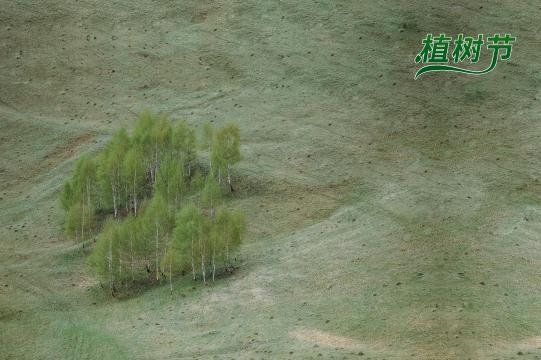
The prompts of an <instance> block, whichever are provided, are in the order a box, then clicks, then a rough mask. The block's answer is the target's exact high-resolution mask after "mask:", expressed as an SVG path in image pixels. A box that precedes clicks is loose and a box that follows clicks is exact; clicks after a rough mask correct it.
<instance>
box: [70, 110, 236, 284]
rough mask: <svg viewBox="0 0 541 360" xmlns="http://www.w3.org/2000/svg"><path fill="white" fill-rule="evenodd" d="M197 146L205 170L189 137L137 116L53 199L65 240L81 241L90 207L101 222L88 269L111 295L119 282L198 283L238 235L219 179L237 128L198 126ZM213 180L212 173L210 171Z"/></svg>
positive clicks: (79, 166) (91, 217)
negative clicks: (184, 278)
mask: <svg viewBox="0 0 541 360" xmlns="http://www.w3.org/2000/svg"><path fill="white" fill-rule="evenodd" d="M200 144H201V145H200V147H201V148H203V149H205V150H207V151H209V159H210V160H211V162H214V165H211V166H210V169H209V174H207V175H206V176H205V175H204V172H205V171H204V170H203V169H202V168H201V167H199V168H198V167H197V166H196V165H197V151H196V149H197V148H198V146H197V143H196V136H195V131H194V130H193V129H192V128H190V127H189V126H188V125H187V124H186V122H184V121H180V122H178V123H176V124H175V125H174V126H173V125H172V124H171V122H170V121H169V120H168V119H167V118H165V117H159V116H155V115H152V114H151V113H149V112H145V113H142V114H141V115H140V116H139V118H138V119H137V122H136V124H135V128H134V131H133V134H132V135H131V136H130V135H129V134H128V132H127V131H126V130H125V129H119V130H118V131H116V132H115V133H114V134H113V136H112V137H111V139H110V141H109V142H108V143H107V144H106V146H105V148H104V149H103V151H101V152H100V153H98V154H97V155H96V156H95V157H91V156H88V155H84V156H82V157H81V158H79V159H78V160H77V162H76V164H75V170H74V173H73V175H72V177H71V179H70V180H69V181H67V182H66V183H65V184H64V187H63V189H62V191H61V193H60V196H59V201H60V205H61V206H62V208H63V209H64V210H65V223H64V227H65V234H66V236H68V237H72V238H74V239H75V240H76V241H83V245H84V241H85V240H86V239H89V238H90V237H91V236H92V235H93V233H94V232H95V229H96V228H98V226H97V221H96V215H95V214H96V209H97V210H98V211H99V212H100V214H108V213H109V214H111V215H112V216H110V217H108V218H107V219H106V220H105V223H104V224H103V226H102V230H101V232H100V233H99V235H98V236H97V241H96V244H95V246H94V248H93V250H92V254H91V255H90V256H89V258H88V264H89V267H90V268H91V269H92V270H93V272H94V273H95V274H96V275H97V277H98V278H99V279H100V280H101V282H102V284H103V285H104V287H107V288H109V290H110V291H111V292H112V293H113V294H115V293H116V292H118V291H120V290H121V289H122V288H127V287H128V286H129V284H133V283H135V282H141V281H162V279H164V278H168V279H169V285H170V286H171V287H172V281H171V277H172V276H174V275H177V274H181V273H184V272H191V274H192V277H193V278H194V279H196V278H198V277H201V278H202V280H203V281H204V282H206V280H207V278H209V277H210V274H212V279H213V280H214V278H215V274H216V272H217V271H219V270H220V268H224V267H227V266H229V265H230V253H231V252H232V251H236V250H237V249H238V246H239V245H240V240H241V237H242V234H243V233H244V231H245V223H244V217H243V216H242V214H241V213H240V212H238V211H230V210H228V209H226V208H224V207H222V204H223V203H224V194H223V193H222V182H221V174H224V173H225V172H227V174H228V179H229V171H230V166H231V165H232V164H235V163H236V162H238V161H239V160H240V150H239V148H240V139H239V130H238V127H236V126H235V125H226V126H224V127H223V128H220V129H219V130H218V131H217V132H216V133H215V132H214V130H213V128H212V127H211V125H210V123H207V124H205V125H204V128H203V134H202V139H201V143H200ZM216 171H217V172H218V175H216V173H215V172H216Z"/></svg>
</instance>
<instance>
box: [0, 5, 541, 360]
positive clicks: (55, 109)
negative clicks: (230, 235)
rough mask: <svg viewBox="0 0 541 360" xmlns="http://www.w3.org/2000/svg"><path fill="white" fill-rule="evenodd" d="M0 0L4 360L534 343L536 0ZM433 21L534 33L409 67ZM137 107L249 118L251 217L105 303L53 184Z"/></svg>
mask: <svg viewBox="0 0 541 360" xmlns="http://www.w3.org/2000/svg"><path fill="white" fill-rule="evenodd" d="M0 5H1V6H0V7H1V9H2V10H1V11H0V30H1V32H0V84H2V86H0V184H1V186H0V254H1V255H2V256H1V257H0V258H1V260H0V261H1V262H0V269H1V271H0V349H1V351H0V358H3V359H104V360H105V359H123V358H125V359H191V358H200V359H207V358H219V359H232V358H234V359H251V358H254V359H263V358H265V359H272V358H279V359H285V358H291V359H305V358H326V359H327V358H335V359H342V358H350V359H355V358H359V357H360V356H362V358H370V359H408V358H411V359H438V360H439V359H474V360H477V359H512V358H515V359H518V358H521V359H522V358H526V359H532V358H540V357H541V301H540V297H541V282H540V281H539V279H540V277H541V270H540V269H541V241H540V235H541V198H540V191H541V185H540V183H539V178H540V176H541V174H540V171H539V169H541V161H540V157H539V150H541V149H540V147H541V145H540V144H541V143H540V141H539V140H540V136H541V131H540V125H539V124H540V123H539V119H540V116H541V91H540V89H541V87H540V86H541V72H540V71H539V68H540V65H541V62H540V61H539V58H540V55H541V47H540V46H539V44H540V42H541V37H540V35H539V34H541V31H540V30H541V29H540V28H541V25H540V23H539V21H538V18H539V14H540V13H541V8H540V6H539V3H538V2H536V1H522V2H520V3H517V2H513V1H491V2H487V1H479V2H475V3H472V2H470V1H456V2H453V3H449V2H446V1H432V2H429V3H427V2H420V1H415V2H400V1H378V2H369V1H362V2H361V1H338V2H331V1H328V2H324V1H311V2H310V1H298V2H293V1H291V2H270V1H268V2H266V1H212V2H211V1H183V2H178V1H167V0H156V1H125V0H117V1H98V0H93V1H90V0H79V1H75V2H66V1H58V0H43V1H27V0H25V1H22V0H15V1H7V0H0ZM427 32H434V33H438V32H445V33H448V34H458V33H461V32H463V33H466V34H478V33H495V32H502V33H503V32H510V33H512V34H513V35H516V36H517V37H518V39H519V41H518V42H517V44H516V45H515V47H514V50H513V56H512V59H511V61H509V62H507V63H504V64H499V65H498V67H497V68H496V70H495V71H493V72H492V73H490V74H488V75H485V76H483V77H478V78H477V77H466V76H459V75H451V74H446V75H426V76H424V77H423V78H421V79H420V80H417V81H414V80H413V74H414V73H415V70H416V68H417V67H416V66H415V64H414V63H413V58H414V56H415V53H416V52H417V51H418V50H419V44H420V41H421V39H422V37H423V36H424V35H425V34H426V33H427ZM483 61H488V58H487V57H482V60H481V62H483ZM143 109H151V110H153V111H157V112H161V113H164V114H167V115H169V116H171V117H172V118H174V119H180V118H182V119H186V120H187V121H188V122H190V123H191V124H194V125H195V126H198V125H199V124H201V123H202V122H203V121H205V120H212V121H215V122H216V123H221V122H224V121H229V120H235V121H236V122H237V123H238V124H239V125H240V127H241V129H242V130H243V133H242V138H243V147H242V151H243V154H244V160H243V161H242V162H241V163H240V165H239V169H238V175H239V178H240V179H242V182H241V183H240V184H239V191H238V192H237V195H236V197H237V198H236V199H235V202H237V204H236V205H238V206H239V207H240V208H242V209H243V210H244V211H245V212H246V213H247V214H248V215H249V218H248V222H249V224H250V227H249V234H248V237H247V240H246V243H245V245H244V246H243V248H242V250H241V253H240V256H239V263H240V266H239V270H238V271H237V272H236V273H235V274H234V275H232V276H230V277H227V278H224V279H221V280H220V281H219V282H218V283H216V284H215V285H213V286H209V287H202V286H201V285H200V284H197V283H196V284H193V283H192V282H191V281H189V279H179V280H178V281H177V282H176V283H175V284H174V285H175V291H174V294H173V296H170V294H169V290H168V288H167V287H166V286H163V287H159V286H158V287H154V288H152V289H149V290H146V291H143V290H142V291H140V292H139V293H136V294H133V295H132V296H129V297H126V298H123V299H111V298H109V297H108V296H106V295H105V294H103V293H102V292H101V291H100V290H99V288H97V286H96V282H95V280H94V279H93V278H92V277H91V276H89V274H88V271H87V269H86V268H85V265H84V263H85V256H86V255H85V254H84V253H83V252H82V251H81V249H80V248H79V247H77V246H74V245H73V244H72V243H71V242H70V241H69V240H66V239H65V238H64V237H63V236H62V230H61V229H62V223H61V222H62V214H61V211H60V209H59V206H58V204H57V202H56V198H57V194H58V191H59V188H60V186H61V184H62V182H63V181H64V180H65V179H66V177H67V174H68V173H69V171H70V170H71V168H72V166H73V162H74V159H75V158H76V156H77V155H78V154H81V153H83V152H92V151H96V150H98V149H100V148H101V147H102V146H103V143H104V141H106V140H107V139H108V137H109V136H110V135H111V133H112V132H113V131H114V129H116V128H118V127H120V126H128V127H130V126H131V125H132V124H133V121H134V120H135V116H136V114H137V113H139V112H140V111H142V110H143Z"/></svg>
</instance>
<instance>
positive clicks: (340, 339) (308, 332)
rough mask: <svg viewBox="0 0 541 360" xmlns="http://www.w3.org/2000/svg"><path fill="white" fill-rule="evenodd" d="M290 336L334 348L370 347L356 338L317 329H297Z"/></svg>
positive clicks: (356, 348)
mask: <svg viewBox="0 0 541 360" xmlns="http://www.w3.org/2000/svg"><path fill="white" fill-rule="evenodd" d="M290 336H292V337H294V338H295V339H297V340H300V341H305V342H311V343H314V344H317V345H320V346H321V345H323V346H328V347H333V348H343V349H350V350H361V349H366V348H367V347H368V346H367V345H366V344H363V343H361V342H359V341H357V340H355V339H352V338H349V337H345V336H337V335H333V334H330V333H328V332H325V331H321V330H317V329H301V330H295V331H293V332H291V333H290ZM370 347H374V345H371V346H370Z"/></svg>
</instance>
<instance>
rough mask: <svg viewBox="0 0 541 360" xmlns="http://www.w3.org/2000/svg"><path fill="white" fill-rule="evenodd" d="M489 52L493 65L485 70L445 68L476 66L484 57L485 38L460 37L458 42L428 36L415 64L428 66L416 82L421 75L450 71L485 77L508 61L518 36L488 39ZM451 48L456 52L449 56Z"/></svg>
mask: <svg viewBox="0 0 541 360" xmlns="http://www.w3.org/2000/svg"><path fill="white" fill-rule="evenodd" d="M486 40H487V41H486V48H487V49H488V50H491V51H492V60H491V62H490V65H489V66H488V67H487V68H486V69H484V70H470V69H465V68H462V67H458V66H452V65H445V64H449V63H450V60H451V61H452V62H453V63H454V64H459V63H462V62H464V61H466V60H469V62H470V64H475V63H477V62H478V61H479V58H480V57H481V50H482V48H483V44H485V40H484V36H483V34H479V35H477V37H476V38H474V37H471V36H464V34H458V36H457V37H456V39H455V40H454V41H453V39H452V38H451V37H450V36H446V35H445V34H440V35H439V36H437V37H434V36H433V35H432V34H427V35H426V38H424V39H423V41H422V44H423V47H422V49H421V51H420V52H419V53H418V54H417V56H416V57H415V62H416V63H422V64H428V65H425V66H423V67H422V68H420V69H419V70H417V72H416V73H415V79H417V78H418V77H419V76H421V75H422V74H425V73H428V72H432V71H451V72H457V73H463V74H470V75H482V74H486V73H489V72H491V71H492V70H494V68H495V67H496V65H497V64H498V60H502V61H505V60H509V59H510V58H511V51H512V49H513V44H512V43H513V42H515V41H516V40H517V38H516V36H511V35H510V34H505V36H501V35H500V34H494V36H488V37H487V38H486ZM451 44H453V45H454V47H453V51H452V52H450V47H451Z"/></svg>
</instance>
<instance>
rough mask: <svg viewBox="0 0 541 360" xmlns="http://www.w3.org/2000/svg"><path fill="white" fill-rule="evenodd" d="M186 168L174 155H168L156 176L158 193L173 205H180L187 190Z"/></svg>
mask: <svg viewBox="0 0 541 360" xmlns="http://www.w3.org/2000/svg"><path fill="white" fill-rule="evenodd" d="M186 188H187V186H186V181H185V176H184V169H183V166H182V164H181V163H179V162H178V161H177V160H176V159H175V158H173V157H172V156H167V157H166V158H165V159H164V161H163V162H162V164H161V165H160V169H159V171H158V175H157V177H156V193H157V194H160V195H161V196H163V197H164V198H165V199H167V200H168V202H169V203H170V204H171V205H173V206H178V205H180V203H181V201H182V197H183V196H184V194H185V192H186Z"/></svg>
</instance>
